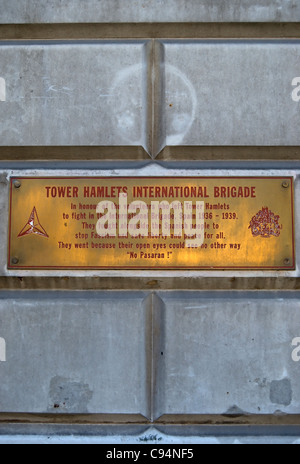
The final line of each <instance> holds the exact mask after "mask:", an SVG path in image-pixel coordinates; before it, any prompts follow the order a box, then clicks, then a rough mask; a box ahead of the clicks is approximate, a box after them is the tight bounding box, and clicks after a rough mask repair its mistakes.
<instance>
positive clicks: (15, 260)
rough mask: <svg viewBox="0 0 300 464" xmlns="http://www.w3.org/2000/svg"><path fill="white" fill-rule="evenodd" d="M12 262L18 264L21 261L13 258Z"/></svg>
mask: <svg viewBox="0 0 300 464" xmlns="http://www.w3.org/2000/svg"><path fill="white" fill-rule="evenodd" d="M11 262H12V264H18V262H19V260H18V258H12V260H11Z"/></svg>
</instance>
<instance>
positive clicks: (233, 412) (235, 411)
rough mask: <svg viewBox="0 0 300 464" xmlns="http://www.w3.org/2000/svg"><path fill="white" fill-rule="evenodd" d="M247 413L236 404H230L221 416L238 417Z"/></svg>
mask: <svg viewBox="0 0 300 464" xmlns="http://www.w3.org/2000/svg"><path fill="white" fill-rule="evenodd" d="M247 414H248V413H247V412H246V411H243V410H242V409H241V408H239V407H238V406H237V405H236V404H234V405H233V406H231V408H229V409H228V410H227V411H226V412H225V413H224V414H223V416H231V417H240V416H245V415H247Z"/></svg>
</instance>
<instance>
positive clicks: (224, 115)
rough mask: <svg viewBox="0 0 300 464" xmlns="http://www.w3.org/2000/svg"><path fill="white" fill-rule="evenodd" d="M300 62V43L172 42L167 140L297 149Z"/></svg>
mask: <svg viewBox="0 0 300 464" xmlns="http://www.w3.org/2000/svg"><path fill="white" fill-rule="evenodd" d="M299 59H300V41H297V40H296V41H209V40H208V41H185V42H168V41H166V42H165V43H164V63H165V78H164V85H163V86H162V87H163V89H162V98H161V102H162V109H161V113H162V116H161V117H162V120H165V128H164V129H162V132H164V133H162V134H161V139H162V140H164V143H165V145H169V146H176V145H191V146H193V145H201V146H206V145H208V146H226V145H227V146H232V145H237V146H241V145H243V146H276V145H277V146H280V145H285V146H288V145H291V146H293V145H299V144H300V132H299V104H300V103H299V102H297V101H295V99H293V92H296V87H295V85H292V84H293V79H294V78H295V77H296V76H298V75H299ZM162 145H163V143H162ZM160 148H163V146H161V147H160Z"/></svg>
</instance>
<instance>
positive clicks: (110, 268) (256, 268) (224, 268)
mask: <svg viewBox="0 0 300 464" xmlns="http://www.w3.org/2000/svg"><path fill="white" fill-rule="evenodd" d="M22 179H26V180H35V179H42V180H44V179H49V180H51V179H62V180H66V179H71V180H75V179H96V180H99V179H110V180H113V179H116V180H122V179H131V180H132V179H133V176H131V177H130V176H118V177H116V176H113V177H110V176H35V177H33V176H28V177H27V176H15V175H14V176H12V177H10V189H9V192H10V193H9V221H8V233H9V236H8V255H7V269H8V270H9V271H11V270H24V271H25V270H28V271H30V270H34V271H35V270H42V271H68V270H70V271H81V270H89V271H93V270H96V271H136V270H139V271H148V272H153V271H160V272H162V271H183V270H184V271H187V272H189V271H198V272H201V271H220V270H222V271H232V270H237V271H259V270H269V271H294V270H296V244H295V201H294V176H266V175H264V176H224V175H222V176H161V175H159V176H136V177H134V179H183V180H184V179H268V180H269V179H272V180H276V179H278V180H279V179H280V180H289V181H290V182H291V209H292V263H291V264H289V265H283V266H201V267H199V266H191V267H186V266H163V267H159V266H157V267H146V266H130V267H129V266H21V265H18V264H11V257H12V256H11V232H12V225H11V218H12V189H13V182H14V181H16V180H20V181H22Z"/></svg>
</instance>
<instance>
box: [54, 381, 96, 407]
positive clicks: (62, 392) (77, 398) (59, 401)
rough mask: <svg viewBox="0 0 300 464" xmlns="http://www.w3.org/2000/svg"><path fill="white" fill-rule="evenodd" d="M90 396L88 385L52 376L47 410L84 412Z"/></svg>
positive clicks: (91, 394)
mask: <svg viewBox="0 0 300 464" xmlns="http://www.w3.org/2000/svg"><path fill="white" fill-rule="evenodd" d="M92 396H93V392H92V391H91V390H90V389H89V385H87V384H84V383H80V382H74V381H72V380H70V379H67V378H64V377H54V378H53V379H52V380H51V383H50V391H49V405H48V412H56V413H78V414H79V413H86V412H88V407H87V406H88V402H89V401H90V400H91V399H92Z"/></svg>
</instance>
